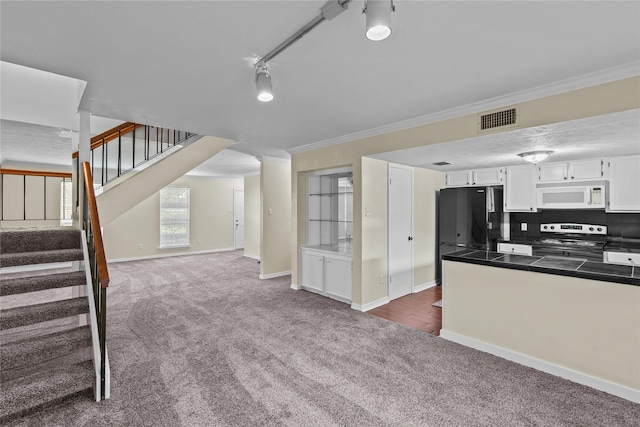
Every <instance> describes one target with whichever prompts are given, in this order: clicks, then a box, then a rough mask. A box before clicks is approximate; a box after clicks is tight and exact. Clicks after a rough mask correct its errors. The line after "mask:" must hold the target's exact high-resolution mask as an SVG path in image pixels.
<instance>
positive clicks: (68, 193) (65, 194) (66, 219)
mask: <svg viewBox="0 0 640 427" xmlns="http://www.w3.org/2000/svg"><path fill="white" fill-rule="evenodd" d="M72 205H73V183H72V182H71V180H70V179H68V178H62V182H61V183H60V225H66V226H71V225H73V219H72V213H73V207H72Z"/></svg>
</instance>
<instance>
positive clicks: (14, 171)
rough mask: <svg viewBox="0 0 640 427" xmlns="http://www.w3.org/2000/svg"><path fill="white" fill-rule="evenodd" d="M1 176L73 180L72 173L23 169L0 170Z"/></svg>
mask: <svg viewBox="0 0 640 427" xmlns="http://www.w3.org/2000/svg"><path fill="white" fill-rule="evenodd" d="M0 175H27V176H49V177H52V178H71V172H45V171H29V170H22V169H4V168H0Z"/></svg>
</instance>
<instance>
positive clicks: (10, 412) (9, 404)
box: [0, 361, 95, 424]
mask: <svg viewBox="0 0 640 427" xmlns="http://www.w3.org/2000/svg"><path fill="white" fill-rule="evenodd" d="M94 386H95V374H94V370H93V362H91V361H88V362H83V363H79V364H74V365H65V366H57V367H56V368H54V369H51V370H48V371H43V372H34V373H32V374H30V375H27V376H24V377H20V378H16V379H15V380H13V381H8V382H6V383H4V382H3V384H2V393H0V424H4V423H5V422H7V421H8V420H9V419H11V418H13V417H17V416H20V414H24V413H25V412H27V411H30V410H33V409H36V408H41V407H45V406H48V405H51V404H53V403H56V402H59V401H61V400H64V399H65V398H68V397H70V396H72V395H75V394H78V393H80V392H83V391H91V390H92V389H93V388H94Z"/></svg>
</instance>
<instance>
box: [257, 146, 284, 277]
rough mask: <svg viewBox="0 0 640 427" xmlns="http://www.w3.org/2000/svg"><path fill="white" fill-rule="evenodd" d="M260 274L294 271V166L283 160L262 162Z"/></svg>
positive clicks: (267, 274) (266, 275)
mask: <svg viewBox="0 0 640 427" xmlns="http://www.w3.org/2000/svg"><path fill="white" fill-rule="evenodd" d="M260 193H261V202H260V205H261V216H262V218H261V224H260V235H261V238H260V277H262V278H267V277H272V276H276V275H283V274H289V272H290V271H291V246H290V242H291V165H290V163H289V162H288V161H285V160H282V159H269V158H262V159H261V162H260Z"/></svg>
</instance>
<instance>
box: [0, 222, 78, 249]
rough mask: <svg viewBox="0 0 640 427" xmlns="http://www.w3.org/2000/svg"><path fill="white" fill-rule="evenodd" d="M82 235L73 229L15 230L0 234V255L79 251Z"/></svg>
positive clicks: (4, 231)
mask: <svg viewBox="0 0 640 427" xmlns="http://www.w3.org/2000/svg"><path fill="white" fill-rule="evenodd" d="M81 248H82V235H81V234H80V230H78V229H77V228H74V227H46V228H16V229H11V230H3V231H2V232H1V233H0V253H3V254H8V253H18V252H36V251H52V250H59V249H81Z"/></svg>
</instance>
